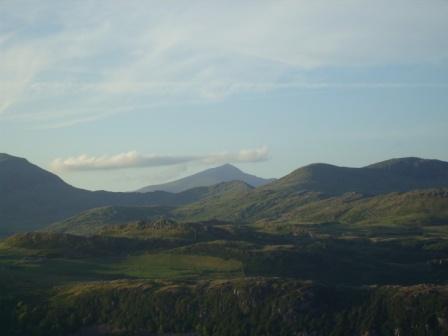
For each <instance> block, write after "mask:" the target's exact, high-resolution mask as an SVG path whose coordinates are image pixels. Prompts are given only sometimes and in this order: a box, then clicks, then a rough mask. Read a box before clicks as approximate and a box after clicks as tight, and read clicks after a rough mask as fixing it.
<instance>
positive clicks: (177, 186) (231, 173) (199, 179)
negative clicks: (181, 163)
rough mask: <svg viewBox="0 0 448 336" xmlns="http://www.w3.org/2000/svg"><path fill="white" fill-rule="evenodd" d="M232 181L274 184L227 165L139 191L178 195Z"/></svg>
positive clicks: (256, 185)
mask: <svg viewBox="0 0 448 336" xmlns="http://www.w3.org/2000/svg"><path fill="white" fill-rule="evenodd" d="M230 181H241V182H244V183H246V184H248V185H251V186H253V187H259V186H262V185H265V184H268V183H270V182H273V181H274V179H264V178H261V177H258V176H254V175H250V174H246V173H245V172H243V171H241V170H240V169H238V168H237V167H235V166H232V165H230V164H226V165H223V166H219V167H216V168H211V169H207V170H204V171H202V172H199V173H197V174H194V175H191V176H187V177H184V178H182V179H180V180H176V181H173V182H169V183H165V184H158V185H152V186H147V187H144V188H141V189H139V190H138V191H139V192H150V191H158V190H161V191H168V192H173V193H178V192H182V191H185V190H188V189H192V188H197V187H208V186H212V185H215V184H219V183H222V182H230Z"/></svg>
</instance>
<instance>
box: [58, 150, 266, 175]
mask: <svg viewBox="0 0 448 336" xmlns="http://www.w3.org/2000/svg"><path fill="white" fill-rule="evenodd" d="M268 158H269V150H268V148H267V147H260V148H256V149H242V150H240V151H239V152H235V153H231V152H222V153H217V154H210V155H205V156H160V155H142V154H139V153H138V152H137V151H130V152H127V153H120V154H116V155H101V156H89V155H85V154H82V155H79V156H76V157H69V158H65V159H62V158H57V159H54V160H53V161H52V162H51V164H50V167H51V169H53V170H54V171H58V172H63V171H92V170H115V169H125V168H143V167H162V166H173V165H179V164H185V163H200V164H207V165H215V164H224V163H250V162H260V161H266V160H267V159H268Z"/></svg>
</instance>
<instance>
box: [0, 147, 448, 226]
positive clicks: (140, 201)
mask: <svg viewBox="0 0 448 336" xmlns="http://www.w3.org/2000/svg"><path fill="white" fill-rule="evenodd" d="M233 178H236V179H238V178H239V179H241V180H239V183H230V184H229V182H224V183H221V184H218V185H216V186H207V187H193V188H192V189H188V190H184V189H185V188H187V186H188V185H191V186H197V185H198V184H212V183H213V181H219V182H221V181H222V180H224V181H227V180H229V179H233ZM269 181H271V180H265V179H261V178H258V177H255V176H252V175H248V174H245V173H243V172H242V171H240V170H239V169H237V168H236V167H233V166H231V165H224V166H222V167H218V168H213V169H209V170H206V171H204V172H202V173H198V174H195V175H193V176H191V177H186V178H184V179H181V180H179V181H175V182H172V183H171V184H167V185H164V186H163V185H162V186H159V187H160V188H161V187H163V188H165V189H168V190H169V189H171V190H183V191H181V192H179V193H171V192H167V191H153V192H145V193H141V192H135V193H129V192H128V193H124V192H107V191H88V190H83V189H78V188H75V187H73V186H71V185H69V184H67V183H65V182H64V181H63V180H61V179H60V178H59V177H58V176H56V175H54V174H52V173H50V172H48V171H46V170H44V169H42V168H39V167H37V166H35V165H33V164H32V163H30V162H28V161H27V160H26V159H23V158H18V157H14V156H11V155H7V154H1V155H0V198H1V200H2V202H1V204H0V223H1V231H2V232H3V233H4V234H5V233H7V232H16V231H22V230H29V229H37V228H40V227H42V226H44V225H47V224H50V223H52V222H56V221H59V220H62V219H65V218H67V217H69V216H72V215H75V214H77V213H79V212H81V211H84V210H88V209H92V208H97V207H103V206H165V207H166V206H168V207H180V206H183V208H182V209H180V210H178V213H179V214H180V215H185V216H186V215H187V214H188V216H193V214H194V216H193V217H198V218H199V217H201V218H202V217H204V216H206V217H209V216H212V215H214V216H223V217H226V218H228V217H229V216H232V217H235V216H238V218H240V217H241V218H244V217H245V216H247V214H249V213H252V212H254V211H255V210H254V209H260V207H261V209H262V210H263V211H259V214H260V216H261V214H266V209H268V208H271V206H268V205H267V204H268V203H269V204H271V205H272V204H276V207H279V209H280V208H281V205H282V204H283V205H285V206H286V200H289V202H300V201H299V200H298V199H297V198H298V197H299V196H297V195H298V194H297V193H303V192H316V193H320V194H324V195H342V194H344V193H347V192H356V193H360V194H363V195H375V194H384V193H390V192H405V191H410V190H414V189H424V188H437V187H448V163H447V162H443V161H438V160H424V159H419V158H403V159H394V160H389V161H384V162H381V163H377V164H373V165H370V166H367V167H364V168H345V167H337V166H332V165H327V164H313V165H309V166H306V167H303V168H299V169H297V170H295V171H293V172H292V173H290V174H288V175H287V176H285V177H283V178H281V179H278V180H275V181H272V182H271V183H268V182H269ZM266 183H267V184H266ZM254 185H255V186H257V185H258V186H259V187H257V188H255V189H254V190H251V189H252V186H254ZM260 185H261V186H260ZM159 187H150V189H154V188H155V189H158V188H159ZM144 190H148V189H146V188H144ZM240 194H244V196H241V197H240V196H239V195H240ZM212 196H213V197H212ZM286 196H288V197H286ZM292 196H294V198H291V197H292ZM322 197H323V196H322V195H321V196H319V198H322ZM262 204H264V206H262ZM187 205H188V206H187ZM190 205H191V206H190ZM296 205H297V204H296ZM213 209H215V210H216V213H213V211H215V210H213ZM224 214H226V215H225V216H224ZM237 214H240V215H237ZM271 215H272V214H271Z"/></svg>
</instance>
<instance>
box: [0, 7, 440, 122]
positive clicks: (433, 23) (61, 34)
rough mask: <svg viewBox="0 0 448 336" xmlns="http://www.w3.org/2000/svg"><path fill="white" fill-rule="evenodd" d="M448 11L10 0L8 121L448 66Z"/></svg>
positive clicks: (2, 15)
mask: <svg viewBox="0 0 448 336" xmlns="http://www.w3.org/2000/svg"><path fill="white" fill-rule="evenodd" d="M447 17H448V2H447V1H444V0H426V1H423V0H376V1H371V0H341V1H332V0H313V1H308V0H283V1H281V0H276V1H264V0H261V1H229V2H227V1H226V2H225V3H224V2H214V1H213V2H210V1H192V2H191V1H190V2H179V1H176V2H172V1H166V2H165V1H164V2H155V1H139V0H134V1H126V2H122V1H107V2H104V1H89V2H85V1H83V2H73V1H72V2H57V1H49V0H47V1H39V3H38V4H36V3H35V2H27V1H5V2H2V3H0V22H2V25H1V26H0V120H1V119H4V118H11V116H17V120H18V121H21V122H24V121H25V122H26V120H31V119H27V118H21V117H20V115H23V114H29V113H30V111H32V112H31V113H32V114H34V115H39V116H40V119H41V124H42V125H43V126H45V125H48V126H49V127H55V125H56V126H57V127H63V126H68V125H73V124H76V123H78V122H87V121H90V120H96V119H98V118H99V117H101V116H104V115H109V113H108V112H107V111H108V110H110V109H116V110H119V111H128V110H129V108H132V106H135V105H138V104H145V103H149V102H156V103H168V102H172V101H174V102H176V103H179V102H183V101H187V100H200V101H215V100H220V99H225V98H226V97H228V96H232V95H235V94H239V93H241V92H251V91H270V90H277V89H283V88H285V87H287V88H297V89H300V88H308V87H319V85H325V83H323V84H322V83H321V82H317V83H316V82H313V80H312V79H311V80H310V78H309V71H310V70H313V69H320V68H325V67H347V66H358V67H369V66H377V65H380V66H381V65H394V64H395V65H396V64H434V63H440V62H446V61H447V60H448V43H447V42H446V37H445V34H446V31H448V20H446V18H447ZM367 84H368V83H367ZM380 84H381V83H380ZM387 84H388V83H385V85H387ZM336 85H338V83H336ZM361 85H364V84H363V83H361ZM49 105H51V107H49ZM49 110H52V111H54V112H53V113H49V112H48V111H49ZM72 111H79V112H77V113H75V114H74V113H72Z"/></svg>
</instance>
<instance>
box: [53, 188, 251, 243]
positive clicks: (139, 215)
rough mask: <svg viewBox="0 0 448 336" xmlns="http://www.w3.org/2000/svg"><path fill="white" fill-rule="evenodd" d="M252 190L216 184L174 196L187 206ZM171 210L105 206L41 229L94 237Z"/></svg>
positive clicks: (163, 214) (169, 214) (166, 213)
mask: <svg viewBox="0 0 448 336" xmlns="http://www.w3.org/2000/svg"><path fill="white" fill-rule="evenodd" d="M252 189H253V188H252V187H251V186H249V185H247V184H245V183H243V182H239V181H232V182H225V183H220V184H217V185H215V186H211V187H201V188H196V189H191V190H188V191H186V192H183V193H180V194H177V195H178V198H179V199H180V200H184V201H185V202H188V200H190V201H193V200H197V199H200V198H204V199H207V200H209V201H213V200H216V199H219V200H221V199H233V198H234V197H238V196H240V195H245V194H246V193H247V192H249V191H250V190H252ZM173 210H174V208H172V207H156V206H147V207H141V206H140V207H138V206H108V207H101V208H94V209H90V210H87V211H84V212H81V213H79V214H77V215H75V216H72V217H70V218H67V219H65V220H63V221H61V222H57V223H53V224H52V225H49V226H47V227H45V228H44V230H47V231H51V232H64V233H71V234H81V235H89V234H93V233H96V232H97V231H98V230H100V229H101V228H103V227H105V226H109V225H117V224H128V223H132V222H137V221H146V220H151V219H155V218H159V217H173V216H174V215H173Z"/></svg>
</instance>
